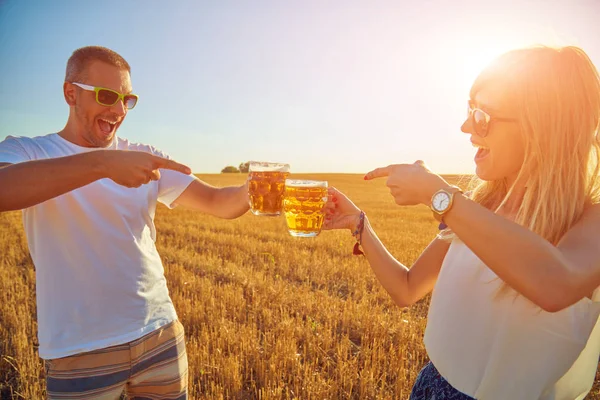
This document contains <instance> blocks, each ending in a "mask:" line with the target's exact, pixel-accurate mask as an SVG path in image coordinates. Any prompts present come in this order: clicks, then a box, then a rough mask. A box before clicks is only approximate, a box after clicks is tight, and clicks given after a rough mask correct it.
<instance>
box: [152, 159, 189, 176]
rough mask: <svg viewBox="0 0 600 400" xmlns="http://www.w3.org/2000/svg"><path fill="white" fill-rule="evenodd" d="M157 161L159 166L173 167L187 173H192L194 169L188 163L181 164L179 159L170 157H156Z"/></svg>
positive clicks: (172, 168)
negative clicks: (174, 159)
mask: <svg viewBox="0 0 600 400" xmlns="http://www.w3.org/2000/svg"><path fill="white" fill-rule="evenodd" d="M155 163H156V167H157V168H163V169H171V170H173V171H179V172H181V173H182V174H186V175H189V174H191V173H192V170H191V169H190V167H188V166H187V165H183V164H179V163H178V162H177V161H173V160H169V159H168V158H162V157H156V158H155Z"/></svg>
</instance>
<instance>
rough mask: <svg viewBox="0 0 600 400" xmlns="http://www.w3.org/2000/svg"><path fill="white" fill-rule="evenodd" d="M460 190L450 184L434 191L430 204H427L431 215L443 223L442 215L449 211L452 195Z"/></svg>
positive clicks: (452, 200) (452, 202) (452, 199)
mask: <svg viewBox="0 0 600 400" xmlns="http://www.w3.org/2000/svg"><path fill="white" fill-rule="evenodd" d="M462 192H463V191H462V190H460V188H459V187H458V186H450V187H448V188H446V189H441V190H438V191H437V192H435V193H434V194H433V196H432V197H431V205H430V206H429V208H431V211H433V217H434V218H435V219H436V220H438V221H439V222H442V223H443V222H444V215H446V214H447V213H448V211H450V209H451V208H452V205H453V204H454V195H455V194H456V193H462Z"/></svg>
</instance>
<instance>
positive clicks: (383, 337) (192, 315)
mask: <svg viewBox="0 0 600 400" xmlns="http://www.w3.org/2000/svg"><path fill="white" fill-rule="evenodd" d="M292 176H293V177H298V178H313V179H325V180H328V181H329V183H330V185H333V186H336V187H337V188H339V189H340V190H342V191H343V192H345V193H346V194H348V195H349V196H350V198H352V199H353V200H354V201H355V202H356V203H357V205H359V206H360V207H361V208H363V209H364V210H365V212H366V213H367V214H368V215H369V218H370V221H371V224H372V225H373V227H374V228H375V230H376V231H377V233H378V234H379V236H380V238H381V239H382V241H383V242H384V243H385V244H386V246H387V247H388V249H389V250H390V252H391V253H392V254H393V255H394V256H396V257H397V258H398V259H399V260H400V261H401V262H403V263H404V264H407V265H410V264H411V263H412V262H413V261H414V260H415V259H416V258H417V257H418V256H419V254H420V252H421V251H422V250H423V249H424V247H425V246H426V245H427V244H428V243H429V242H430V241H431V240H432V239H433V237H434V236H435V234H436V232H437V226H436V224H435V222H434V220H433V219H432V218H431V213H430V211H429V210H428V209H427V208H426V207H398V206H397V205H395V203H394V202H393V200H392V198H391V196H390V195H389V192H388V190H387V188H386V187H385V185H384V182H385V181H384V180H379V181H374V182H365V181H363V180H362V179H361V176H359V175H345V174H311V175H300V174H297V175H296V174H293V175H292ZM200 178H201V179H204V180H205V181H207V182H209V183H211V184H213V185H216V186H226V185H233V184H241V183H242V182H243V181H244V179H245V175H241V174H220V175H200ZM451 179H452V180H455V179H456V177H451ZM156 225H157V230H158V239H157V247H158V250H159V252H160V254H161V255H162V258H163V262H164V266H165V271H166V276H167V279H168V282H169V288H170V293H171V296H172V298H173V301H174V303H175V307H176V309H177V310H178V313H179V317H180V319H181V320H182V322H183V325H184V326H185V328H186V334H187V351H188V357H189V364H190V395H191V398H192V399H265V400H266V399H292V398H297V399H315V400H321V399H406V398H408V395H409V393H410V389H411V386H412V383H413V382H414V380H415V378H416V376H417V373H418V372H419V370H420V368H421V367H422V366H423V365H424V364H425V363H426V361H427V355H426V352H425V349H424V346H423V342H422V337H423V333H424V329H425V324H426V316H427V307H428V303H429V297H427V298H425V299H423V300H422V301H420V302H419V303H417V304H416V305H414V306H412V307H410V308H407V309H401V308H398V307H396V306H395V305H394V304H393V302H392V301H391V299H390V298H389V297H388V295H387V294H386V292H385V291H384V290H383V289H382V287H381V286H380V285H379V283H378V282H377V280H376V278H375V276H374V275H373V273H372V272H371V270H370V268H369V266H368V264H367V263H366V261H365V260H364V259H363V258H361V257H356V256H353V255H352V254H351V252H352V246H353V244H354V241H353V239H352V237H351V235H350V233H349V232H339V231H338V232H323V233H322V234H321V235H320V236H319V237H317V238H312V239H300V238H292V237H290V236H289V235H288V234H287V232H286V228H285V222H284V219H283V217H280V218H270V217H256V216H253V215H251V214H250V213H248V214H246V215H244V216H243V217H241V218H239V219H236V220H219V219H217V218H213V217H210V216H207V215H204V214H200V213H194V212H191V211H186V210H183V209H174V210H168V209H166V208H165V207H163V206H160V207H159V209H158V210H157V214H156ZM107 251H110V244H107ZM0 255H1V257H0V271H1V274H2V278H1V279H0V397H1V398H2V399H6V398H8V399H10V398H15V399H42V398H44V397H45V388H44V386H45V384H44V370H43V364H42V362H41V361H40V360H39V358H38V357H37V351H36V329H37V326H36V318H35V271H34V268H33V264H32V262H31V259H30V257H29V254H28V250H27V245H26V241H25V237H24V233H23V229H22V224H21V215H20V213H19V212H11V213H4V214H0ZM548 351H551V349H548ZM597 378H600V375H597ZM598 381H599V379H596V385H595V387H594V389H593V391H592V394H590V396H588V398H590V399H600V384H599V383H598Z"/></svg>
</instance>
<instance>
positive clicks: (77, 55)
mask: <svg viewBox="0 0 600 400" xmlns="http://www.w3.org/2000/svg"><path fill="white" fill-rule="evenodd" d="M93 61H102V62H105V63H107V64H110V65H114V66H115V67H118V68H121V69H124V70H126V71H127V72H129V73H131V67H130V66H129V64H128V63H127V61H125V59H124V58H123V57H121V56H120V55H119V54H118V53H117V52H115V51H113V50H111V49H108V48H106V47H102V46H86V47H81V48H79V49H77V50H75V51H74V52H73V54H71V57H69V61H67V72H66V74H65V81H66V82H79V81H81V80H83V79H84V78H85V76H84V75H85V71H86V67H87V66H88V65H89V64H90V63H92V62H93Z"/></svg>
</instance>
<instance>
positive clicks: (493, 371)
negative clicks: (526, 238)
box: [425, 240, 600, 400]
mask: <svg viewBox="0 0 600 400" xmlns="http://www.w3.org/2000/svg"><path fill="white" fill-rule="evenodd" d="M506 251H510V249H507V250H506ZM502 283H503V282H502V281H501V280H500V279H499V278H498V276H497V275H496V274H495V273H494V272H492V271H491V270H490V269H489V268H488V267H486V266H485V264H483V262H481V260H480V259H479V258H478V257H477V256H476V255H475V254H474V253H473V252H472V251H471V250H470V249H469V248H468V247H467V246H466V245H465V244H464V243H462V242H460V241H458V240H454V241H453V242H452V244H451V245H450V249H449V250H448V253H447V255H446V258H445V259H444V262H443V264H442V268H441V270H440V274H439V276H438V279H437V283H436V285H435V288H434V290H433V295H432V298H431V305H430V307H429V315H428V320H427V328H426V330H425V347H426V349H427V353H428V355H429V358H430V359H431V361H432V362H433V364H434V365H435V367H436V368H437V369H438V371H439V372H440V374H441V375H442V376H443V377H444V378H446V380H447V381H448V382H449V383H450V384H451V385H452V386H454V387H455V388H456V389H458V390H459V391H461V392H463V393H465V394H468V395H470V396H472V397H474V398H476V399H482V400H506V399H511V400H519V399H523V400H534V399H543V400H550V399H552V400H559V399H560V400H574V399H583V398H584V397H585V396H586V394H587V393H588V392H589V391H590V389H591V387H592V385H593V383H594V377H595V375H596V369H597V367H598V357H599V355H600V322H598V321H599V318H598V316H599V315H600V288H599V289H597V290H596V291H595V292H594V295H593V299H592V300H590V299H588V298H585V299H582V300H580V301H579V302H578V303H576V304H574V305H572V306H571V307H568V308H566V309H564V310H561V311H559V312H556V313H549V312H546V311H544V310H542V309H541V308H540V307H538V306H536V305H535V304H533V303H532V302H531V301H529V300H527V299H526V298H525V297H523V296H522V295H516V292H515V291H514V290H512V289H510V292H509V293H507V294H502V295H500V296H498V295H497V292H498V289H499V288H500V286H501V285H502Z"/></svg>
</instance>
